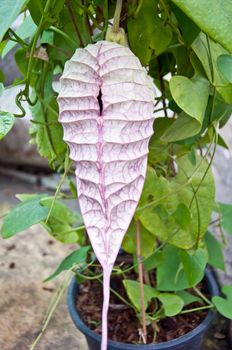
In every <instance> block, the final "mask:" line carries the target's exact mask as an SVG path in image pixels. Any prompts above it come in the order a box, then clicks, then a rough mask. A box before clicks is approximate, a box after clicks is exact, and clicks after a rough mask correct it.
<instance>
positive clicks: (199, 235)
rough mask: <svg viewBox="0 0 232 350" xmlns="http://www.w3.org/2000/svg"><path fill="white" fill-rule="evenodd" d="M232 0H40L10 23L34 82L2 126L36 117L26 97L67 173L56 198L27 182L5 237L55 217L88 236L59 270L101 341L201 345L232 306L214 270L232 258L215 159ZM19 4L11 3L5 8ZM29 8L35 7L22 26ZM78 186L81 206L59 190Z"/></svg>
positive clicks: (50, 152) (62, 236) (226, 108)
mask: <svg viewBox="0 0 232 350" xmlns="http://www.w3.org/2000/svg"><path fill="white" fill-rule="evenodd" d="M225 2H226V4H227V7H226V8H219V7H218V4H217V1H216V0H215V1H212V4H211V6H210V9H209V4H208V2H206V1H195V2H194V3H193V2H192V1H180V0H172V1H169V0H157V1H151V0H144V1H131V2H129V1H128V2H122V1H120V0H118V1H109V2H108V1H96V0H93V1H85V2H84V3H83V2H82V1H80V0H77V1H74V0H73V1H72V0H67V1H64V0H57V1H55V0H54V1H52V0H46V1H42V0H37V1H36V2H35V1H32V0H31V1H21V2H17V4H15V5H14V9H13V10H14V11H12V14H14V16H13V15H12V17H11V21H10V20H9V18H8V17H7V16H6V17H5V20H4V21H3V25H2V27H1V32H0V35H1V39H2V46H1V50H2V56H3V57H4V56H5V55H6V54H7V53H8V52H9V51H10V50H11V48H12V47H13V46H14V44H15V42H17V43H18V44H19V45H20V46H21V48H19V49H17V51H16V53H15V60H16V63H17V65H18V67H19V69H20V72H21V74H22V78H20V79H17V80H16V81H15V82H14V85H19V84H21V85H22V89H21V90H20V92H19V93H18V94H17V96H16V104H17V106H18V107H19V110H20V112H19V113H18V114H16V115H12V114H10V113H9V112H7V111H2V112H1V121H0V136H1V137H4V136H5V135H6V134H7V132H8V131H9V130H10V128H11V127H12V125H13V123H14V120H15V118H17V117H23V116H24V114H25V111H24V108H23V105H22V101H25V100H26V101H27V103H28V104H29V105H30V108H31V113H32V120H31V121H32V126H31V138H32V142H34V143H35V144H36V145H37V147H38V150H39V153H40V154H41V156H44V157H47V158H48V160H49V164H50V166H51V167H52V168H53V169H54V170H56V171H58V172H60V173H61V174H62V175H61V181H60V183H59V185H58V187H57V190H56V193H55V195H54V196H48V195H47V194H31V195H24V194H23V195H20V196H19V199H20V201H21V203H20V204H19V205H18V206H16V207H15V208H14V209H13V210H12V211H11V212H10V213H8V214H7V215H6V216H5V218H4V222H3V226H2V231H1V232H2V236H3V238H9V237H11V236H13V235H15V234H17V233H18V232H21V231H22V230H24V229H26V228H28V227H29V226H31V225H33V224H35V223H41V224H42V226H43V227H44V228H45V229H47V230H48V232H49V233H50V234H51V235H52V236H53V237H54V238H56V239H58V240H60V241H62V242H64V243H78V244H79V247H78V248H77V249H76V250H75V251H73V252H72V254H70V255H69V256H68V257H66V259H65V260H64V261H63V262H61V264H60V265H59V266H58V268H57V270H56V271H55V272H54V273H53V274H52V275H51V276H49V277H48V278H47V279H46V281H48V280H50V279H52V278H54V277H56V276H57V275H58V274H60V273H61V272H63V271H64V270H68V271H72V272H73V273H74V274H75V279H73V280H72V282H71V284H70V287H69V292H68V305H69V310H70V313H71V316H72V318H73V320H74V322H75V324H76V325H77V327H78V328H79V329H80V330H81V331H82V332H83V333H84V334H85V335H86V337H87V341H88V344H89V348H90V349H95V350H97V349H100V347H101V349H102V350H105V349H106V348H108V349H131V350H132V349H140V348H141V349H157V350H158V349H187V348H189V347H190V348H191V349H198V348H199V346H200V343H201V340H202V337H203V334H204V333H205V331H206V329H207V328H208V327H209V325H210V323H211V321H212V319H213V315H214V311H215V310H218V311H219V312H220V313H221V314H222V315H224V316H225V317H227V318H232V312H231V310H230V309H231V308H230V303H231V298H232V287H230V286H225V287H223V288H222V291H223V293H224V294H225V295H226V298H224V297H220V296H218V288H217V285H216V282H215V280H214V278H213V275H212V273H211V272H210V270H206V266H207V264H209V265H211V266H213V267H216V268H220V269H223V268H224V260H223V253H222V251H221V243H220V241H219V240H218V239H217V238H216V237H215V236H214V234H213V233H212V232H210V231H209V230H208V227H210V224H212V222H211V217H212V214H213V212H214V213H215V215H217V216H218V218H217V219H216V221H215V220H213V224H216V225H220V224H221V223H222V225H223V223H224V224H225V222H226V220H227V217H228V215H230V213H231V207H230V206H229V205H228V206H227V205H225V204H222V203H215V189H214V178H213V175H212V171H211V166H212V163H213V158H214V155H215V151H216V147H217V145H220V146H221V147H225V148H227V147H228V146H227V145H226V143H225V142H224V140H223V138H222V137H221V136H220V133H219V129H220V127H222V126H224V125H225V124H226V123H227V122H228V120H229V117H230V114H231V106H232V78H231V67H232V58H231V54H230V53H231V52H232V46H231V42H232V35H231V31H230V30H229V29H230V26H231V22H230V20H229V19H228V18H229V16H228V14H229V13H231V12H232V5H230V3H229V1H228V3H227V1H225ZM8 10H9V4H8V2H7V1H2V4H1V5H0V11H3V14H4V11H5V13H7V11H8ZM20 11H24V12H25V14H26V17H25V20H24V21H23V23H22V25H21V26H20V27H19V28H18V30H16V31H14V30H13V29H12V28H11V25H12V22H13V20H14V19H15V18H16V16H17V15H18V14H19V13H20ZM112 18H113V23H112V21H111V19H112ZM212 18H217V21H213V23H212ZM28 38H29V39H28ZM77 48H78V49H77ZM76 49H77V50H76ZM67 61H68V62H67ZM66 62H67V63H66ZM65 63H66V65H65V66H64V64H65ZM143 67H144V68H143ZM57 74H62V77H61V89H60V92H59V97H58V102H59V107H60V114H59V113H58V104H57V93H56V92H55V91H54V89H53V85H52V84H53V81H54V79H55V77H56V76H57ZM1 89H3V85H2V86H1ZM58 114H59V117H58ZM62 126H63V129H62ZM153 128H154V133H153ZM63 130H64V132H63ZM63 140H65V142H67V144H68V145H69V148H67V145H66V143H65V142H64V141H63ZM148 142H149V147H148ZM148 149H149V152H148ZM69 150H70V158H71V160H70V158H69ZM147 158H148V159H147ZM72 161H73V162H72ZM147 163H148V165H147ZM109 164H110V166H109ZM74 168H75V169H76V177H77V191H76V187H75V184H74V183H73V181H72V177H71V175H72V174H73V172H74ZM66 178H68V179H69V185H70V193H68V194H67V193H64V192H63V191H62V185H63V183H64V181H65V179H66ZM77 192H78V198H79V202H80V206H81V212H82V216H80V215H79V214H77V213H74V212H72V211H71V210H70V209H68V207H67V206H66V205H65V204H64V202H62V201H60V200H61V199H62V200H66V201H68V200H70V199H73V198H76V197H77ZM228 212H229V214H228ZM223 220H224V221H223ZM85 229H86V230H85ZM86 231H87V234H86ZM221 240H222V241H223V239H221ZM91 245H92V247H93V250H92V248H91ZM120 246H122V249H123V252H122V253H121V254H119V255H118V251H119V249H120ZM115 261H116V262H115ZM101 266H102V268H103V270H101ZM110 276H112V277H111V284H110ZM102 289H103V291H104V298H103V299H102V294H101V291H102ZM110 290H111V298H112V299H110ZM102 302H103V312H102V319H101V316H100V315H101V303H102ZM83 305H84V307H83ZM108 309H109V310H110V313H109V325H107V319H108V317H107V314H108ZM90 316H91V317H90ZM107 330H108V331H109V337H107ZM97 333H98V334H97ZM99 334H102V340H101V337H100V335H99ZM108 338H110V340H108ZM35 345H36V343H35V344H34V345H33V347H32V348H34V346H35Z"/></svg>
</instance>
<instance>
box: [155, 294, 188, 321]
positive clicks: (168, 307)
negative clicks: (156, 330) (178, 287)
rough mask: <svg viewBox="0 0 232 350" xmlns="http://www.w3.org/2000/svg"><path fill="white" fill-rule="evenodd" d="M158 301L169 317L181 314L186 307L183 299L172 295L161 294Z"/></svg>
mask: <svg viewBox="0 0 232 350" xmlns="http://www.w3.org/2000/svg"><path fill="white" fill-rule="evenodd" d="M158 299H159V301H160V302H161V303H162V304H163V308H164V314H165V316H168V317H172V316H175V315H177V314H179V313H180V312H181V310H182V308H183V306H184V301H183V300H182V299H181V297H180V296H178V295H175V294H172V293H160V294H159V295H158Z"/></svg>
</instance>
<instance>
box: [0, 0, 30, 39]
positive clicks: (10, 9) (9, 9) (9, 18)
mask: <svg viewBox="0 0 232 350" xmlns="http://www.w3.org/2000/svg"><path fill="white" fill-rule="evenodd" d="M27 1H28V0H17V1H15V0H1V1H0V42H1V41H2V39H3V36H4V34H5V33H6V31H7V30H8V28H9V27H10V26H11V25H12V23H13V22H14V20H15V19H16V17H17V16H18V14H19V13H20V10H21V9H22V7H23V5H24V4H26V3H27Z"/></svg>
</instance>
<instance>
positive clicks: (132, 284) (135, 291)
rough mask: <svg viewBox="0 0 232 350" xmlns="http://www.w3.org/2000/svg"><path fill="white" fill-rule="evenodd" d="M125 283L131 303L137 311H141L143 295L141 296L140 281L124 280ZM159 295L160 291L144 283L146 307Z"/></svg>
mask: <svg viewBox="0 0 232 350" xmlns="http://www.w3.org/2000/svg"><path fill="white" fill-rule="evenodd" d="M123 285H124V287H125V289H126V292H127V295H128V297H129V299H130V301H131V303H132V304H133V305H134V307H135V309H136V310H137V311H140V309H141V297H140V288H139V282H137V281H132V280H127V279H124V280H123ZM158 295H159V292H158V291H157V290H156V289H155V288H152V287H151V286H149V285H146V284H145V285H144V306H145V309H147V307H148V304H149V302H150V301H151V299H152V298H156V297H157V296H158Z"/></svg>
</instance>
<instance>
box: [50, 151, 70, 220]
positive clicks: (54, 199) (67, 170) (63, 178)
mask: <svg viewBox="0 0 232 350" xmlns="http://www.w3.org/2000/svg"><path fill="white" fill-rule="evenodd" d="M67 157H68V155H67ZM71 166H72V162H70V163H69V165H68V166H67V168H66V169H65V171H64V174H63V176H62V178H61V180H60V183H59V185H58V186H57V189H56V192H55V196H54V198H53V200H52V204H51V207H50V209H49V212H48V215H47V218H46V221H45V224H47V223H48V220H49V218H50V215H51V213H52V210H53V207H54V204H55V201H56V199H57V196H58V195H59V193H60V190H61V187H62V185H63V183H64V180H65V178H66V176H67V174H68V172H69V170H70V168H71Z"/></svg>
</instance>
